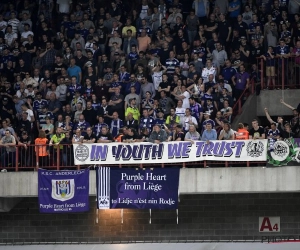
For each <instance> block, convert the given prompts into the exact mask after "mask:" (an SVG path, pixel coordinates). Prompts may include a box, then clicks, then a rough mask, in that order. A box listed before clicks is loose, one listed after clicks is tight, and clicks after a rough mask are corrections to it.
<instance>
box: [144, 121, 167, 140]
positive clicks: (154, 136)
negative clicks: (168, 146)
mask: <svg viewBox="0 0 300 250" xmlns="http://www.w3.org/2000/svg"><path fill="white" fill-rule="evenodd" d="M167 139H168V134H167V132H166V131H165V130H163V129H161V127H160V125H159V124H155V125H154V127H153V131H152V132H151V134H150V137H149V140H148V141H149V142H152V143H161V142H164V141H167Z"/></svg>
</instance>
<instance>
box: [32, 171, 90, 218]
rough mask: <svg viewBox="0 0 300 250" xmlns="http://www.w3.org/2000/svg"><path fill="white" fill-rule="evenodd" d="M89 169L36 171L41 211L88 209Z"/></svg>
mask: <svg viewBox="0 0 300 250" xmlns="http://www.w3.org/2000/svg"><path fill="white" fill-rule="evenodd" d="M89 173H90V172H89V169H85V170H78V171H77V170H66V171H49V170H42V169H39V171H38V197H39V208H40V212H41V213H75V212H85V211H88V210H89Z"/></svg>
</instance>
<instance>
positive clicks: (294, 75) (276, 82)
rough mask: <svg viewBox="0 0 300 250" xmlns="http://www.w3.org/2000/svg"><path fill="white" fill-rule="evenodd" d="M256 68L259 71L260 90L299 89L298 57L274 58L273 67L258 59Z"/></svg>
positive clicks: (299, 71) (299, 66)
mask: <svg viewBox="0 0 300 250" xmlns="http://www.w3.org/2000/svg"><path fill="white" fill-rule="evenodd" d="M271 67H274V68H271ZM257 68H258V69H259V71H260V80H261V89H262V90H263V89H295V88H300V57H298V56H289V57H281V56H276V57H275V58H274V66H268V65H267V61H265V60H264V59H263V58H261V57H258V58H257ZM273 70H274V72H273ZM273 73H274V74H273Z"/></svg>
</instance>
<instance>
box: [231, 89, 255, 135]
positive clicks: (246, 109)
mask: <svg viewBox="0 0 300 250" xmlns="http://www.w3.org/2000/svg"><path fill="white" fill-rule="evenodd" d="M256 111H257V96H256V95H251V96H249V98H248V99H247V100H246V102H245V104H244V105H243V107H242V113H241V114H240V115H238V116H236V117H235V118H234V120H233V122H232V124H231V125H232V128H233V129H234V130H237V129H238V124H239V123H240V122H241V123H248V124H251V122H252V120H253V119H256V118H257V113H256Z"/></svg>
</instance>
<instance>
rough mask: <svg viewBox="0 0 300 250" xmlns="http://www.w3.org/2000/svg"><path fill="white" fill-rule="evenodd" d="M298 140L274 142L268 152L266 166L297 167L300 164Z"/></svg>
mask: <svg viewBox="0 0 300 250" xmlns="http://www.w3.org/2000/svg"><path fill="white" fill-rule="evenodd" d="M298 144H299V139H293V138H289V139H284V140H283V141H281V140H280V141H279V140H278V141H276V142H275V143H274V145H273V146H272V150H271V147H270V145H271V144H270V141H269V150H268V164H270V165H273V166H285V165H298V164H299V163H300V157H299V152H300V148H299V146H298Z"/></svg>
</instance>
